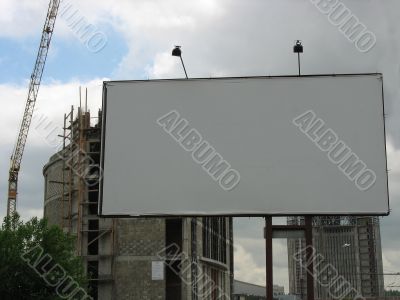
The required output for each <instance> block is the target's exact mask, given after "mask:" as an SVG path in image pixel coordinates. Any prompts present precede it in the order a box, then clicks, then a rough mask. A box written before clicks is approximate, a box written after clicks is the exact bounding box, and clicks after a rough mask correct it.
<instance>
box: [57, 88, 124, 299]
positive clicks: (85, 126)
mask: <svg viewBox="0 0 400 300" xmlns="http://www.w3.org/2000/svg"><path fill="white" fill-rule="evenodd" d="M86 101H87V91H86ZM92 119H97V120H96V121H95V123H96V125H94V126H91V120H92ZM100 124H101V116H100V114H99V115H98V116H97V117H94V118H91V116H90V112H89V111H87V105H85V108H84V109H82V107H81V106H79V107H78V109H77V110H75V109H74V107H71V110H70V112H69V113H68V114H65V115H64V127H63V135H62V136H61V137H62V139H63V142H62V147H63V148H62V150H61V155H62V168H63V172H62V196H61V202H62V203H61V205H60V206H59V207H60V209H61V213H60V216H61V220H60V226H62V228H63V230H64V231H65V232H68V233H70V234H72V235H74V236H75V237H76V247H75V250H76V254H77V255H78V256H81V257H82V258H83V261H84V263H85V268H86V271H87V273H88V274H90V280H89V287H90V290H91V291H92V295H91V296H92V297H93V298H94V299H97V298H98V293H99V292H101V285H102V284H107V283H112V282H113V280H114V276H113V273H114V272H113V270H114V252H115V245H114V244H115V226H116V221H115V220H114V219H113V220H109V219H107V220H106V219H102V218H99V217H98V215H97V213H98V204H99V203H98V193H99V180H100V178H101V172H100V139H99V137H100V130H101V126H100ZM111 290H112V287H111Z"/></svg>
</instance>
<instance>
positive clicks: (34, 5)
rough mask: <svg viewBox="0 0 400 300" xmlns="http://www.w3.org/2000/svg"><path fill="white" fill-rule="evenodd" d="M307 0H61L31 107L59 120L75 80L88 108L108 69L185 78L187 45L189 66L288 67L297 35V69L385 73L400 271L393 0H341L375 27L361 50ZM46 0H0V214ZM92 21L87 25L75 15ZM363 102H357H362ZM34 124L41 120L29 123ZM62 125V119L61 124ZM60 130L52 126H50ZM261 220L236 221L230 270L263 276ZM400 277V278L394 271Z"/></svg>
mask: <svg viewBox="0 0 400 300" xmlns="http://www.w3.org/2000/svg"><path fill="white" fill-rule="evenodd" d="M314 2H319V0H318V1H312V0H248V1H239V0H195V1H194V0H184V1H183V0H115V1H110V0H86V1H73V0H64V1H63V3H62V7H61V11H60V12H61V13H60V15H59V18H58V19H57V24H56V29H55V33H54V38H53V41H52V45H51V49H50V52H49V56H48V61H47V65H46V69H45V73H44V76H43V81H42V86H41V90H40V94H39V98H38V103H37V110H36V116H42V117H46V118H48V120H49V121H51V122H52V123H51V124H52V125H51V126H53V127H54V128H56V130H55V131H57V130H58V129H59V128H60V126H61V122H62V118H63V114H64V113H65V112H66V111H67V110H68V109H69V107H70V106H71V105H77V104H79V98H78V88H79V86H82V87H87V88H88V90H89V107H90V109H91V111H93V112H95V111H97V110H98V109H99V107H100V99H101V87H102V81H103V80H105V79H154V78H176V77H182V76H183V72H182V69H181V66H180V64H179V61H178V60H177V59H175V58H173V57H171V56H170V52H171V49H172V47H173V46H174V45H182V46H183V56H184V60H185V64H186V66H187V70H188V73H189V76H190V77H215V76H244V75H288V74H296V72H297V58H296V56H295V55H294V54H293V53H292V46H293V44H294V41H295V40H296V39H301V40H302V41H303V43H304V45H305V53H304V55H303V56H302V73H303V74H321V73H324V74H325V73H326V74H332V73H364V72H381V73H383V76H384V91H385V109H386V116H387V118H386V128H387V151H388V169H389V181H390V200H391V209H392V212H391V215H390V216H389V217H384V218H382V219H381V220H382V223H381V231H382V244H383V261H384V271H385V272H400V254H399V251H398V249H399V248H400V239H399V234H398V227H399V225H400V188H399V187H398V185H396V182H397V181H398V180H399V178H400V130H399V123H400V122H399V120H400V101H399V83H400V25H399V21H398V20H399V19H400V2H399V1H398V0H362V1H361V0H341V3H342V4H343V6H344V7H346V8H347V9H348V12H349V13H351V14H352V15H354V16H356V17H357V18H358V20H359V21H360V22H361V23H362V24H363V25H364V26H365V28H366V30H369V31H370V32H371V33H372V34H373V35H374V36H376V44H375V45H374V46H373V47H372V48H371V49H370V50H369V51H360V50H365V49H359V48H360V47H357V45H356V44H355V43H354V42H351V41H349V39H348V37H346V35H345V34H343V33H342V32H341V31H340V30H339V28H338V27H339V26H337V24H333V23H332V20H330V19H329V17H328V16H327V15H326V14H323V13H322V12H321V11H320V9H319V8H318V7H317V6H316V5H315V4H314ZM47 7H48V0H36V1H31V0H20V1H12V0H2V9H1V10H0V70H1V71H0V99H1V103H2V104H3V105H2V109H1V110H0V122H1V123H0V134H1V139H0V153H1V156H0V157H1V160H0V178H2V180H1V181H0V195H2V197H0V199H3V200H2V201H1V203H0V215H1V216H4V214H5V206H6V195H7V193H6V191H7V178H8V168H9V157H10V154H11V151H12V148H13V144H14V142H15V138H16V134H17V129H18V126H19V123H20V121H21V120H20V118H21V116H22V113H23V109H24V105H25V100H26V94H27V86H28V80H29V78H30V75H31V72H32V68H33V64H34V60H35V58H36V53H37V47H38V43H39V39H40V35H41V29H42V26H43V23H44V20H45V15H46V12H47ZM325 11H327V12H329V7H325ZM78 20H84V21H85V22H87V23H88V24H91V25H92V26H93V27H91V28H92V29H93V30H94V34H93V36H89V37H88V36H83V35H82V33H81V32H79V30H77V27H76V26H74V22H76V21H78ZM360 109H362V108H360ZM35 122H37V119H36V121H35V120H34V121H33V124H32V129H31V131H30V134H29V138H28V141H27V147H26V151H25V154H24V159H23V164H22V171H21V172H20V180H19V199H18V210H19V212H20V213H21V214H22V216H23V217H24V218H29V217H31V216H41V215H42V202H43V178H42V167H43V165H44V164H45V163H46V161H47V160H48V157H49V156H50V155H51V154H52V153H54V151H55V149H54V143H51V138H54V137H50V138H49V137H46V136H47V133H46V132H44V131H43V130H41V129H40V128H35ZM36 125H37V124H36ZM57 128H58V129H57ZM58 133H61V132H57V133H55V135H56V134H58ZM262 226H263V222H262V220H261V219H256V218H253V219H249V218H243V219H240V220H239V219H238V220H236V222H235V230H236V234H235V241H236V249H235V251H236V254H237V255H236V261H235V263H236V276H237V278H238V279H241V280H246V281H250V282H253V283H259V284H263V283H264V280H265V275H264V241H263V240H262ZM274 250H275V256H274V258H275V266H274V267H275V275H276V276H275V283H276V284H282V285H285V286H286V288H287V256H286V254H285V253H286V248H285V242H284V241H274ZM399 281H400V280H399Z"/></svg>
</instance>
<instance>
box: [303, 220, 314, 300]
mask: <svg viewBox="0 0 400 300" xmlns="http://www.w3.org/2000/svg"><path fill="white" fill-rule="evenodd" d="M305 237H306V261H307V300H314V263H313V259H314V257H313V255H314V251H313V250H314V247H313V240H312V216H305Z"/></svg>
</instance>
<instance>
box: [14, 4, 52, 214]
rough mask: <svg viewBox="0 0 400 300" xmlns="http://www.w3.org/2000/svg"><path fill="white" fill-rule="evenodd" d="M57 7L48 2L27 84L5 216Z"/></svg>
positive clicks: (37, 90) (15, 192) (15, 194)
mask: <svg viewBox="0 0 400 300" xmlns="http://www.w3.org/2000/svg"><path fill="white" fill-rule="evenodd" d="M59 6H60V0H50V4H49V8H48V11H47V16H46V22H45V23H44V27H43V32H42V39H41V41H40V46H39V51H38V54H37V57H36V63H35V67H34V69H33V72H32V75H31V79H30V83H29V91H28V99H27V101H26V105H25V111H24V116H23V118H22V122H21V127H20V130H19V133H18V138H17V142H16V144H15V146H14V150H13V153H12V155H11V164H10V171H9V178H8V201H7V216H11V215H13V214H14V213H15V211H16V206H17V187H18V174H19V170H20V167H21V160H22V155H23V153H24V148H25V143H26V138H27V136H28V132H29V127H30V125H31V120H32V115H33V110H34V108H35V103H36V99H37V95H38V92H39V87H40V82H41V80H42V74H43V69H44V65H45V64H46V58H47V53H48V51H49V47H50V41H51V37H52V36H53V30H54V25H55V22H56V18H57V13H58V8H59Z"/></svg>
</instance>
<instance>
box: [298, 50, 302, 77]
mask: <svg viewBox="0 0 400 300" xmlns="http://www.w3.org/2000/svg"><path fill="white" fill-rule="evenodd" d="M297 63H298V65H299V76H301V67H300V53H297Z"/></svg>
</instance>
